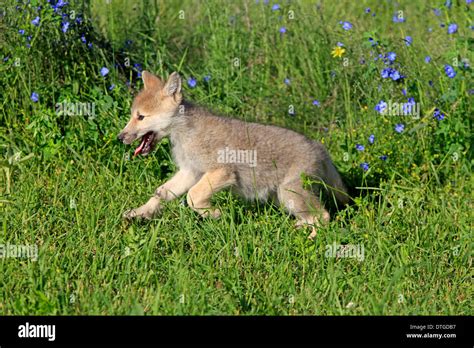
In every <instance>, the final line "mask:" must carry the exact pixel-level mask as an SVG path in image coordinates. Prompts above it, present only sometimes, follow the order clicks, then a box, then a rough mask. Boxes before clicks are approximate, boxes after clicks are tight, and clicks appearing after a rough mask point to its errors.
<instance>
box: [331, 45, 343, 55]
mask: <svg viewBox="0 0 474 348" xmlns="http://www.w3.org/2000/svg"><path fill="white" fill-rule="evenodd" d="M344 52H346V49H345V48H342V47H339V46H336V47H334V49H333V50H332V52H331V54H332V56H333V58H336V57H339V58H341V57H342V55H343V54H344Z"/></svg>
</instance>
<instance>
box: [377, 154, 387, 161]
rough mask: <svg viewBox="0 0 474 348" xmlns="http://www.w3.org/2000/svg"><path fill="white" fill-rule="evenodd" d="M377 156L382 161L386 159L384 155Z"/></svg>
mask: <svg viewBox="0 0 474 348" xmlns="http://www.w3.org/2000/svg"><path fill="white" fill-rule="evenodd" d="M379 158H380V159H381V160H382V161H386V160H387V156H385V155H382V156H380V157H379Z"/></svg>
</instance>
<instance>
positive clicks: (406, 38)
mask: <svg viewBox="0 0 474 348" xmlns="http://www.w3.org/2000/svg"><path fill="white" fill-rule="evenodd" d="M412 43H413V38H412V37H411V36H406V37H405V44H406V45H407V46H410V45H411V44H412Z"/></svg>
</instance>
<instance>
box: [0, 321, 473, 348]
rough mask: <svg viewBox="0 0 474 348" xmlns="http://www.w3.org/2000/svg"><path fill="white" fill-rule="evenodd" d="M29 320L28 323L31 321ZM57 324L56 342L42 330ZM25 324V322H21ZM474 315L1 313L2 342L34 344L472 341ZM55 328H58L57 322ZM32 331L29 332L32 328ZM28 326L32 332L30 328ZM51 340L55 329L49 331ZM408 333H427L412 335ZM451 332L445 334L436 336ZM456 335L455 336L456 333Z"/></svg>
mask: <svg viewBox="0 0 474 348" xmlns="http://www.w3.org/2000/svg"><path fill="white" fill-rule="evenodd" d="M26 323H28V326H26V325H27V324H26ZM32 324H33V325H55V331H54V334H55V335H54V336H55V337H54V341H53V340H48V338H47V337H42V338H37V337H36V338H32V337H19V335H20V331H22V333H21V334H22V335H30V334H32V335H36V334H37V331H41V330H43V333H44V336H48V334H47V331H46V329H45V328H46V327H42V328H40V329H41V330H36V329H38V328H36V327H35V328H33V329H32V326H31V325H32ZM21 325H23V326H21ZM473 328H474V325H473V317H472V316H470V317H461V316H449V317H448V316H445V317H435V316H425V317H417V316H411V317H401V316H391V317H386V316H385V317H382V316H369V317H347V316H346V317H344V316H337V317H336V316H333V317H310V316H305V317H303V316H300V317H230V316H229V317H220V316H206V317H197V316H189V317H158V316H150V317H138V316H128V317H124V316H122V317H103V316H102V317H99V316H76V317H72V316H63V317H52V316H27V317H26V316H25V317H20V316H10V317H0V346H1V347H2V348H4V347H7V348H8V347H9V346H10V345H17V344H21V345H25V344H27V345H28V344H33V345H35V346H38V345H39V344H40V345H43V344H47V345H50V344H51V345H55V344H85V343H88V344H132V345H136V344H147V343H149V344H152V343H155V344H156V343H160V344H193V345H196V344H232V343H253V344H288V345H290V344H303V343H311V344H344V345H351V344H352V345H354V344H391V345H399V344H409V345H416V346H420V345H424V346H433V345H445V346H450V347H452V346H470V347H472V343H473V342H474V340H473V334H472V331H473ZM51 329H52V327H51ZM28 330H29V331H28ZM27 331H28V333H27ZM49 333H50V335H49V336H48V337H50V339H51V338H52V330H51V331H49ZM407 334H410V335H411V334H421V335H422V337H417V338H410V337H407ZM439 334H440V335H450V337H446V336H442V337H441V338H439V337H435V336H433V335H436V336H437V335H439ZM453 334H454V335H455V337H453Z"/></svg>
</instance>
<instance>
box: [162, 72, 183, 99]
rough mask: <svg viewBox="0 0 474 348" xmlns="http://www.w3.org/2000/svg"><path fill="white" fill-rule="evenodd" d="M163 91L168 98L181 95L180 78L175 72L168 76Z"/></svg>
mask: <svg viewBox="0 0 474 348" xmlns="http://www.w3.org/2000/svg"><path fill="white" fill-rule="evenodd" d="M163 90H164V93H165V94H166V95H168V96H170V97H172V96H175V97H179V96H180V95H181V77H180V76H179V75H178V73H177V72H176V71H175V72H174V73H172V74H171V75H170V77H169V78H168V81H167V82H166V85H165V87H164V88H163Z"/></svg>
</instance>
